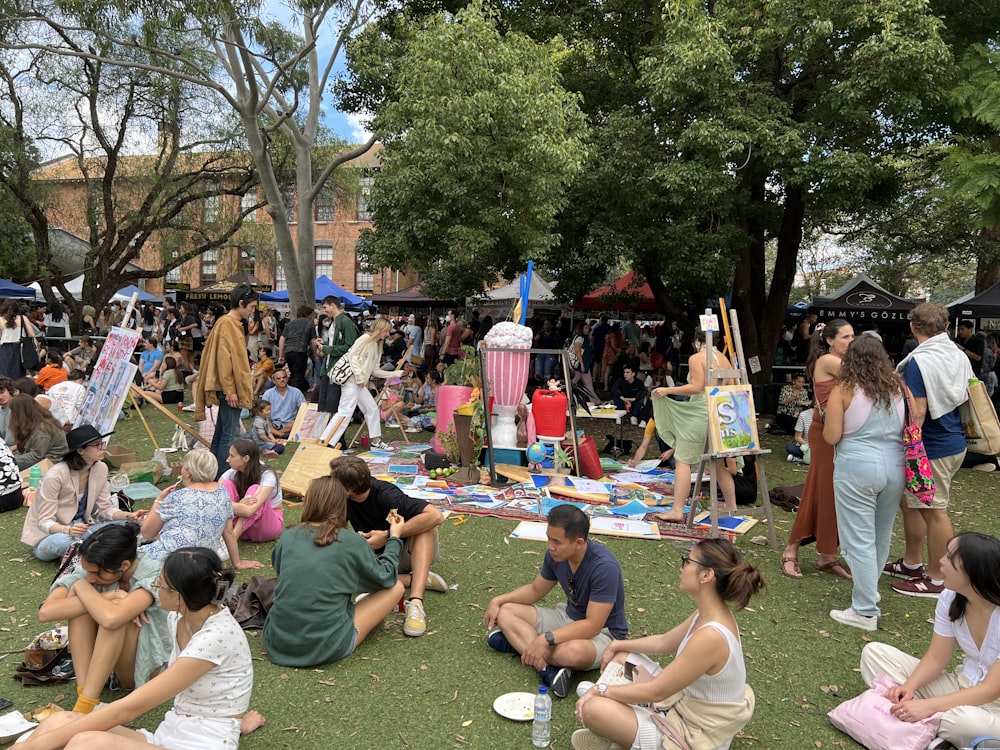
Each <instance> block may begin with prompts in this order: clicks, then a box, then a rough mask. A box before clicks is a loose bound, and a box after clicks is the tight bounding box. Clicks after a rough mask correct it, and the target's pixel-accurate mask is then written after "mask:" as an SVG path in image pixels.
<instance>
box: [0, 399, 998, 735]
mask: <svg viewBox="0 0 1000 750" xmlns="http://www.w3.org/2000/svg"><path fill="white" fill-rule="evenodd" d="M143 411H144V414H145V416H146V417H147V418H148V419H149V420H150V424H151V427H152V429H153V431H154V433H155V434H156V436H157V439H158V440H159V441H160V444H161V445H168V444H169V442H170V435H171V434H172V432H173V425H172V423H169V422H168V420H167V419H166V417H164V416H163V415H161V414H160V413H159V412H157V411H155V410H154V409H153V408H152V407H150V406H148V405H147V406H146V407H145V408H144V410H143ZM184 416H185V418H187V419H190V417H191V415H190V414H189V413H188V414H185V415H184ZM589 424H593V423H587V421H586V420H584V426H585V427H586V426H589ZM600 426H601V425H600V424H599V423H598V427H600ZM353 429H355V428H352V430H353ZM594 432H595V433H599V432H602V431H601V430H599V429H595V430H594ZM626 432H627V433H628V434H627V435H626V436H627V437H630V438H634V439H635V442H636V444H638V441H639V439H640V437H641V436H640V435H638V434H637V433H638V431H637V429H636V428H628V427H626ZM352 434H353V433H352ZM595 437H596V438H599V437H600V435H598V434H595ZM386 438H387V439H388V440H390V441H391V440H393V439H397V440H398V439H399V435H398V434H396V431H394V430H387V431H386ZM112 441H113V442H117V443H121V444H124V445H128V446H132V447H134V448H135V449H136V450H137V451H138V454H139V458H140V459H145V458H149V457H150V456H151V455H152V443H151V442H150V440H149V437H148V435H147V434H146V432H145V430H144V428H143V427H142V424H141V423H140V421H139V420H138V419H137V418H136V417H134V416H133V417H132V418H130V419H128V420H123V421H120V422H119V424H118V433H117V434H116V435H115V436H114V437H113V438H112ZM764 442H765V444H766V446H767V447H768V448H770V449H772V450H773V451H774V453H773V454H772V455H771V456H768V457H767V459H766V461H765V465H766V468H767V476H768V480H769V483H770V485H771V486H772V487H773V486H779V485H788V484H799V483H801V482H803V481H805V471H804V467H800V466H798V465H795V464H788V463H786V462H785V456H784V450H783V445H784V440H783V439H782V438H771V437H767V436H766V437H765V438H764ZM598 443H599V445H603V442H601V441H598ZM287 460H288V459H287V458H286V457H282V458H281V459H278V460H274V461H271V462H270V463H271V464H272V465H274V466H277V467H282V466H284V464H285V463H287ZM997 480H998V475H997V474H986V473H980V472H976V471H962V472H960V473H959V476H958V481H957V482H956V486H955V488H954V491H953V494H954V496H955V498H956V500H955V501H954V506H953V507H954V511H953V513H952V520H953V523H954V525H955V529H956V531H959V530H963V529H976V530H980V531H984V532H987V533H993V534H996V533H998V531H1000V530H998V528H997V527H998V525H1000V524H998V522H997V520H996V518H997V514H996V513H995V512H994V511H993V508H992V502H993V501H994V498H995V497H996V483H997ZM24 513H25V512H24V511H23V510H20V511H14V512H10V513H4V514H2V515H0V548H2V549H3V554H2V557H0V650H5V651H10V650H14V651H19V650H20V649H23V648H24V646H25V645H26V644H27V643H28V641H29V640H30V638H31V637H32V636H34V635H35V634H36V633H37V632H39V631H41V630H42V629H43V627H42V626H41V625H40V624H39V623H38V620H37V617H36V615H35V613H36V611H37V609H38V606H39V604H40V603H41V602H42V600H43V599H44V597H45V595H46V592H47V590H48V584H49V581H50V579H51V577H52V575H53V573H54V572H55V566H54V565H53V564H51V563H41V562H38V561H37V560H35V559H34V558H32V556H31V554H30V552H29V550H28V549H27V548H26V547H24V546H23V545H22V544H21V543H20V542H19V536H20V531H21V525H22V523H23V519H24ZM298 515H299V511H298V510H297V509H286V511H285V520H286V524H291V523H294V522H295V521H297V520H298ZM467 518H468V520H467V522H465V523H462V524H458V525H456V524H455V523H454V519H449V520H448V521H446V522H445V524H444V526H442V527H441V556H440V559H439V560H438V562H437V563H436V564H435V565H434V569H435V571H437V572H438V573H440V574H441V575H442V576H444V578H445V579H446V580H447V581H448V583H449V584H450V585H452V586H454V587H455V589H454V590H452V591H450V592H449V593H447V594H437V593H434V592H428V593H427V597H426V609H427V615H428V632H427V634H426V635H424V636H423V637H421V638H407V637H406V636H404V635H403V632H402V615H390V616H389V618H388V619H387V620H386V623H385V626H384V627H383V629H382V630H381V631H380V632H376V633H374V634H373V635H372V636H371V637H370V638H369V639H368V640H367V641H365V642H364V643H363V644H361V645H360V646H359V648H358V650H357V652H356V653H355V654H354V655H352V656H351V657H350V658H348V659H346V660H344V661H342V662H339V663H336V664H333V665H330V666H326V667H323V668H320V669H301V670H296V669H287V668H283V667H276V666H274V665H272V664H270V663H269V662H268V661H267V659H266V658H265V656H264V648H263V641H262V638H261V636H260V633H259V632H251V633H248V636H249V639H250V645H251V650H252V652H253V655H254V658H255V662H254V666H255V669H256V679H255V681H254V694H253V707H254V708H256V709H258V710H259V711H261V712H262V713H263V714H264V715H265V716H266V717H267V721H268V723H267V725H266V726H265V727H264V728H263V729H261V730H259V731H258V732H257V733H255V734H254V735H252V736H250V737H248V738H246V739H245V740H244V742H243V744H242V746H243V747H244V748H247V750H255V749H258V748H267V749H268V750H277V748H296V750H311V749H312V748H317V749H319V748H324V749H325V748H329V747H350V748H362V749H365V750H368V749H370V750H376V749H379V750H381V749H383V748H400V749H401V750H402V749H406V748H411V749H412V750H438V749H440V748H465V747H478V748H517V747H524V748H527V747H530V733H531V727H530V724H527V723H525V724H520V723H515V722H512V721H508V720H506V719H503V718H501V717H500V716H498V715H497V714H496V713H494V712H493V710H492V702H493V700H494V699H495V698H496V697H497V696H499V695H501V694H503V693H507V692H510V691H531V692H534V691H535V690H536V688H537V684H538V681H537V676H536V673H535V672H534V671H533V670H531V669H529V668H526V667H523V666H521V664H520V663H519V662H518V661H517V660H516V659H515V658H514V657H511V656H508V655H502V654H499V653H496V652H494V651H491V650H490V649H489V648H488V647H487V645H486V643H485V640H484V635H485V628H484V625H483V612H484V610H485V607H486V605H487V603H488V601H489V599H490V597H491V596H493V595H494V594H496V593H500V592H503V591H506V590H508V589H510V588H513V587H515V586H517V585H520V584H522V583H524V582H527V581H529V580H530V579H531V578H532V577H533V576H534V575H535V574H536V572H537V570H538V567H539V565H540V564H541V560H542V555H543V553H544V551H545V549H544V546H543V545H542V544H540V543H536V542H529V541H516V540H511V539H509V538H508V534H509V533H510V532H511V531H512V530H513V528H514V527H515V525H516V522H514V521H504V520H499V519H494V518H486V517H481V516H470V517H467ZM792 520H793V518H792V516H791V515H790V514H788V513H785V512H784V511H782V510H780V509H777V508H776V509H775V522H776V525H777V535H778V539H779V543H780V544H782V545H783V543H784V540H785V539H786V537H787V535H788V531H789V529H790V528H791V524H792ZM901 524H902V522H901V521H899V522H897V530H896V532H897V533H896V537H895V540H894V545H893V553H892V556H893V558H894V557H897V556H899V555H901V554H902V526H901ZM763 533H765V530H764V529H763V527H762V526H758V527H756V528H755V529H753V530H752V531H751V532H750V533H749V534H746V535H745V536H744V537H743V538H742V539H741V541H740V542H739V546H740V548H741V549H742V550H743V552H744V554H745V555H746V556H747V557H748V558H749V559H750V560H751V561H752V562H753V564H755V565H757V566H759V567H760V568H761V569H762V570H763V571H764V574H765V577H766V579H767V582H768V588H767V589H766V590H765V592H764V594H763V595H762V596H760V597H758V598H757V599H755V600H754V601H753V602H752V603H751V607H750V609H748V610H746V611H744V612H743V613H741V614H740V615H739V616H738V620H739V623H740V627H741V629H742V633H743V644H744V650H745V652H746V661H747V671H748V674H749V681H750V684H751V686H752V687H753V689H754V691H755V692H756V695H757V709H756V713H755V715H754V718H753V720H752V721H751V722H750V724H749V725H748V726H747V727H746V730H745V732H744V734H743V735H741V736H740V737H739V738H737V739H736V741H735V742H734V743H733V748H768V749H770V748H775V749H778V748H796V749H797V748H822V747H828V748H829V747H846V748H854V747H859V746H858V745H856V744H855V743H854V742H853V741H851V740H850V739H848V738H847V737H846V736H845V735H842V734H840V733H839V732H837V731H836V730H835V729H833V728H832V727H831V726H830V724H829V722H828V720H827V718H826V712H827V711H829V710H830V709H831V708H833V707H834V706H835V705H836V704H837V703H838V702H840V701H842V700H844V699H845V698H847V697H851V696H853V695H855V694H857V693H858V692H860V690H861V689H862V687H863V685H862V682H861V677H860V675H859V673H858V659H859V654H860V651H861V648H862V646H863V645H864V644H865V643H866V642H867V641H868V640H880V641H885V642H887V643H891V644H893V645H896V646H898V647H900V648H902V649H904V650H906V651H909V652H911V653H915V654H922V653H923V650H924V649H925V648H926V646H927V643H928V642H929V640H930V635H931V630H932V626H931V623H930V622H929V619H930V618H932V617H933V613H934V600H929V599H916V598H910V597H905V596H900V595H898V594H894V593H892V592H891V591H890V589H889V581H890V579H888V578H883V579H882V584H881V590H882V594H883V599H882V607H883V610H884V615H883V617H882V619H881V622H880V627H879V630H878V631H877V632H875V633H862V632H861V631H859V630H855V629H852V628H847V627H844V626H841V625H838V624H837V623H835V622H833V621H832V620H830V618H829V617H828V615H827V613H828V611H829V610H830V609H832V608H838V609H839V608H843V607H847V606H849V605H850V591H851V584H850V583H849V582H848V581H843V580H841V579H839V578H835V577H833V576H831V575H827V574H823V573H820V572H818V571H817V570H816V569H815V549H814V548H813V547H807V548H804V549H803V550H802V553H801V555H800V562H801V564H802V569H803V571H804V572H805V573H806V577H805V579H804V580H801V581H796V580H792V579H789V578H786V577H784V576H782V575H781V574H780V567H779V552H778V551H775V550H772V549H771V548H770V547H765V546H758V545H754V544H752V543H751V542H750V537H752V536H756V535H758V534H763ZM599 539H600V541H601V542H602V543H605V544H607V546H608V547H609V548H610V549H611V550H612V551H614V553H615V554H616V555H617V556H618V559H619V560H620V561H621V564H622V567H623V569H624V574H625V582H626V604H627V611H628V617H629V626H630V630H631V633H632V634H633V635H634V636H639V635H642V634H644V633H656V632H662V631H664V630H667V629H669V628H670V627H672V626H673V625H675V624H676V623H678V622H679V621H680V620H682V619H683V618H684V617H686V616H687V615H688V614H689V613H690V611H691V609H692V603H691V600H690V598H689V597H688V596H687V595H685V594H683V593H682V592H680V591H679V590H678V586H677V580H678V573H679V552H680V550H681V549H682V546H681V545H680V544H679V543H676V542H670V541H661V542H650V541H640V540H627V539H613V538H608V537H599ZM240 551H241V554H242V555H243V556H244V557H245V558H251V559H257V560H261V561H263V562H265V563H269V562H270V555H271V545H269V544H241V545H240ZM261 572H262V573H263V574H264V575H268V574H273V570H271V569H270V568H269V566H268V567H265V568H264V570H263V571H261ZM250 575H251V572H249V571H245V572H242V573H241V574H240V580H246V579H247V578H248V577H249V576H250ZM557 591H558V589H557ZM556 601H558V600H557V599H556V598H555V594H553V596H552V597H551V603H552V604H554V603H555V602H556ZM19 660H20V657H19V655H18V654H17V653H14V654H10V655H4V656H0V665H2V666H3V670H4V672H5V673H6V674H8V675H10V674H12V673H13V671H14V666H15V664H16V663H17V662H18V661H19ZM595 675H596V672H595V673H590V674H587V675H586V678H588V679H593V678H594V676H595ZM579 677H583V676H582V675H580V676H579ZM0 696H2V697H6V698H9V699H10V700H12V701H13V702H14V706H15V707H16V708H17V709H19V710H21V711H27V710H30V709H31V708H33V707H36V706H38V705H42V704H45V703H48V702H50V701H55V702H57V703H59V704H61V705H62V706H63V707H65V708H69V707H71V706H72V704H73V700H74V699H75V683H69V684H62V685H55V686H50V687H36V688H23V687H21V686H20V685H19V684H17V683H15V682H13V681H7V682H6V687H5V688H2V689H0ZM103 697H104V699H105V700H113V699H114V694H112V693H105V695H104V696H103ZM574 702H575V701H574V699H573V698H572V697H571V698H567V699H565V700H556V701H555V707H554V712H553V713H554V715H553V731H552V737H553V742H552V747H554V748H569V747H570V744H569V737H570V734H572V732H573V730H574V729H576V728H577V724H576V721H575V718H574V713H573V707H574ZM161 715H162V711H154V712H151V713H150V714H149V715H146V716H143V717H141V718H140V719H139V720H138V721H137V722H136V725H138V726H144V727H149V728H152V727H154V726H155V725H156V724H157V722H158V721H159V719H160V717H161Z"/></svg>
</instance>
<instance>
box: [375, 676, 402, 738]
mask: <svg viewBox="0 0 1000 750" xmlns="http://www.w3.org/2000/svg"><path fill="white" fill-rule="evenodd" d="M368 676H369V677H371V678H372V682H382V678H381V677H379V676H378V675H377V674H375V673H374V672H369V673H368ZM400 736H402V735H400Z"/></svg>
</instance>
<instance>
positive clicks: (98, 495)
mask: <svg viewBox="0 0 1000 750" xmlns="http://www.w3.org/2000/svg"><path fill="white" fill-rule="evenodd" d="M111 434H112V433H110V432H109V433H106V434H104V435H102V434H101V433H100V432H99V431H98V430H97V428H96V427H94V426H93V425H89V424H85V425H81V426H80V427H77V428H75V429H73V430H70V431H69V432H68V433H67V434H66V445H67V448H68V450H67V452H66V455H65V456H64V457H63V459H62V460H61V461H59V462H58V463H56V464H54V465H53V466H52V468H50V469H49V470H48V471H46V472H45V474H44V475H43V476H42V482H41V484H40V485H39V486H38V492H37V494H36V496H35V502H34V503H32V505H31V507H30V508H28V514H27V515H26V516H25V518H24V527H23V528H22V529H21V542H23V543H24V544H27V545H28V546H29V547H31V548H32V549H31V552H32V554H33V555H34V556H35V557H37V558H38V559H39V560H46V561H47V560H58V559H60V558H61V557H62V556H63V554H65V552H66V550H67V549H68V548H69V546H70V544H72V543H73V542H74V541H76V540H77V539H85V538H86V537H88V536H89V535H90V534H91V533H92V532H93V531H95V530H96V529H97V524H98V523H99V522H107V521H135V520H137V518H138V515H137V514H136V513H127V512H125V511H123V510H120V509H119V508H118V507H117V506H116V505H115V503H114V501H112V499H111V492H110V490H109V489H108V465H107V464H106V463H104V438H106V437H107V436H108V435H111Z"/></svg>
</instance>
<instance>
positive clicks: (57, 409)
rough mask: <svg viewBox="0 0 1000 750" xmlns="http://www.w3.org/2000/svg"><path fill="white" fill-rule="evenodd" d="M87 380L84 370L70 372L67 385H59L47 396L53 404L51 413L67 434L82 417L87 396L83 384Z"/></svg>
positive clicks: (50, 409)
mask: <svg viewBox="0 0 1000 750" xmlns="http://www.w3.org/2000/svg"><path fill="white" fill-rule="evenodd" d="M86 378H87V375H86V373H84V371H83V370H77V369H74V370H70V371H69V379H68V380H67V381H66V382H65V383H57V384H56V385H54V386H52V387H51V388H49V390H48V392H47V393H46V394H45V395H46V396H48V397H49V400H50V401H51V402H52V404H51V406H49V413H50V414H51V415H52V418H53V419H54V420H56V421H57V422H59V423H60V424H62V426H63V429H64V430H66V431H67V432H69V431H70V430H72V429H73V425H74V424H75V423H76V418H77V417H79V416H80V409H81V408H82V407H83V400H84V399H85V398H86V396H87V387H86V386H85V385H84V384H83V383H84V380H86Z"/></svg>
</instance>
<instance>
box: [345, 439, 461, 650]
mask: <svg viewBox="0 0 1000 750" xmlns="http://www.w3.org/2000/svg"><path fill="white" fill-rule="evenodd" d="M330 474H331V476H333V477H334V478H335V479H337V481H339V482H340V483H341V484H342V485H344V491H345V492H346V493H347V497H348V499H349V500H350V501H351V502H349V503H348V504H347V520H348V521H350V522H351V527H352V528H353V529H354V530H355V531H356V532H358V533H359V534H361V536H363V537H364V538H365V539H367V540H368V544H370V545H371V547H372V549H373V550H375V552H376V554H378V553H381V551H382V548H383V547H385V543H386V540H387V539H388V538H389V522H388V521H387V520H386V519H387V517H388V516H389V513H390V511H392V510H395V511H396V512H398V513H399V515H401V516H402V517H403V518H404V519H406V522H405V523H404V524H403V533H402V534H400V538H401V539H402V540H403V550H402V552H400V555H399V573H400V576H399V578H400V580H401V581H402V582H403V584H404V585H405V586H407V588H409V589H410V597H409V599H408V600H407V602H406V620H405V621H404V623H403V633H405V634H406V635H411V636H418V635H423V634H424V633H425V632H426V631H427V616H426V614H425V613H424V591H425V590H426V589H430V590H431V591H440V592H441V593H446V592H447V591H448V586H447V584H446V583H445V581H444V579H443V578H442V577H441V576H439V575H438V574H437V573H435V572H433V571H432V570H431V563H432V562H434V561H435V560H436V559H437V555H438V532H437V527H438V526H440V525H441V524H442V523H444V516H443V515H442V514H441V511H439V510H438V509H437V508H435V507H434V506H433V505H431V504H430V503H427V502H425V501H424V500H417V499H416V498H412V497H410V496H409V495H407V494H406V493H404V492H403V491H402V490H401V489H399V487H397V486H396V485H394V484H392V483H391V482H383V481H382V480H380V479H372V475H371V472H370V471H369V470H368V464H366V463H365V462H364V461H363V460H361V459H360V458H358V457H357V456H341V457H339V458H335V459H333V460H332V461H331V462H330ZM407 579H409V581H407Z"/></svg>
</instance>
